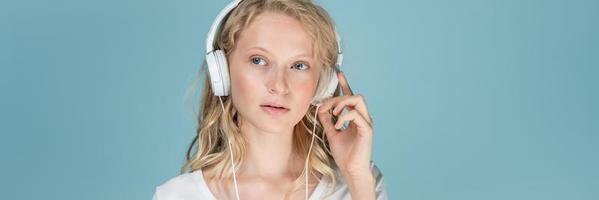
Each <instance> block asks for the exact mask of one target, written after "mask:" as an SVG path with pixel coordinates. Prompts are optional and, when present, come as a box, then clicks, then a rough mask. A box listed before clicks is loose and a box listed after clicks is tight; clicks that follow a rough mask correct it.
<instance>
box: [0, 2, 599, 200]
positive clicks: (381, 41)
mask: <svg viewBox="0 0 599 200" xmlns="http://www.w3.org/2000/svg"><path fill="white" fill-rule="evenodd" d="M319 2H321V5H322V6H323V7H325V8H326V9H327V10H328V11H329V12H330V14H331V15H332V16H333V18H334V19H335V20H336V23H337V26H338V28H339V32H340V34H341V36H342V37H343V40H344V46H345V58H346V59H345V63H344V64H345V65H344V66H343V68H344V70H345V72H346V74H347V76H348V79H349V83H350V84H351V86H352V88H353V89H354V90H355V92H357V93H361V94H363V95H364V96H365V97H366V101H367V103H368V105H369V109H370V112H371V114H372V116H373V118H374V121H375V131H374V132H375V133H374V134H375V137H374V138H375V141H374V147H373V158H374V160H375V162H376V163H377V165H378V166H379V167H380V169H381V170H382V172H383V174H384V177H385V182H386V184H387V188H388V190H389V195H390V197H391V198H390V199H430V200H433V199H452V200H453V199H472V200H475V199H599V172H598V170H597V169H598V168H599V159H598V155H597V153H598V152H599V147H598V145H599V136H598V134H599V125H598V124H599V116H598V113H599V110H598V106H597V102H599V99H598V96H599V95H598V91H599V89H598V87H597V86H598V85H599V81H598V80H597V79H598V78H599V70H598V68H599V22H598V21H599V2H598V1H590V0H569V1H566V0H562V1H557V0H545V1H541V0H538V1H534V0H518V1H516V0H503V1H474V0H455V1H434V0H414V1H408V0H399V1H391V0H387V1H375V0H372V1H368V2H367V1H325V0H321V1H319ZM225 4H226V1H217V0H210V1H204V0H200V1H197V0H196V1H188V0H182V1H153V0H144V1H141V0H137V1H134V0H129V1H115V0H104V1H81V0H80V1H74V0H56V1H39V0H23V1H16V0H13V1H10V2H7V1H3V2H2V4H1V5H0V29H1V30H0V44H1V45H0V66H1V67H0V95H1V98H0V109H1V110H0V123H1V125H0V133H1V135H0V137H1V138H0V158H1V166H0V168H1V170H0V177H1V178H0V179H1V181H0V191H1V192H0V194H1V195H2V197H1V198H2V199H90V200H91V199H150V198H151V196H152V194H153V192H154V187H155V186H157V185H159V184H161V183H163V182H164V181H166V180H167V179H169V178H171V177H174V176H176V175H177V174H178V170H179V167H180V166H181V165H182V164H183V156H184V153H185V150H186V147H187V144H188V143H189V142H190V141H191V139H192V137H193V134H194V127H195V120H194V118H193V112H194V109H193V106H190V105H189V102H186V98H185V94H186V90H187V89H188V86H189V85H190V84H191V83H192V80H193V79H194V76H195V74H196V73H197V71H198V69H199V66H200V64H201V62H202V60H203V51H204V40H205V36H206V33H207V31H208V28H209V26H210V24H211V22H212V20H213V18H214V16H216V14H217V12H218V11H219V10H220V9H221V8H222V7H223V6H224V5H225Z"/></svg>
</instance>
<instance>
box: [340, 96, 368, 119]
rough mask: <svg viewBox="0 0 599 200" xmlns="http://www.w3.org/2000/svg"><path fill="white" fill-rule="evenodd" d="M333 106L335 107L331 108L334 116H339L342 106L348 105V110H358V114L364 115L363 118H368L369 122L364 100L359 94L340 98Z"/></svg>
mask: <svg viewBox="0 0 599 200" xmlns="http://www.w3.org/2000/svg"><path fill="white" fill-rule="evenodd" d="M334 106H335V108H334V109H333V113H332V114H333V115H335V116H339V114H340V113H341V111H343V108H345V107H348V110H353V109H356V110H358V112H359V113H360V115H362V117H364V118H365V119H368V123H371V121H370V115H369V114H368V108H367V105H366V101H365V100H364V96H362V95H360V94H357V95H354V96H350V97H348V98H345V99H342V100H340V101H339V102H337V103H336V104H335V105H334Z"/></svg>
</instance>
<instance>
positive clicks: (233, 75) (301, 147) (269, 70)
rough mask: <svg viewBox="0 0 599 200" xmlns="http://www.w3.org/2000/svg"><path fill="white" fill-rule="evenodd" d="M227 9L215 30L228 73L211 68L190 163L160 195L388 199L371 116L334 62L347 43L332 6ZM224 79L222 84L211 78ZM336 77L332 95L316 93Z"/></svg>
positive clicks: (252, 3)
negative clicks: (329, 9)
mask: <svg viewBox="0 0 599 200" xmlns="http://www.w3.org/2000/svg"><path fill="white" fill-rule="evenodd" d="M225 9H227V8H225ZM229 9H230V11H228V12H229V13H226V14H227V15H226V17H223V19H222V22H220V24H219V23H216V24H217V25H218V31H217V32H215V36H214V37H215V39H214V42H213V43H211V42H210V41H211V39H210V38H209V39H208V42H209V44H208V45H209V46H208V49H211V48H215V49H218V50H222V52H223V53H224V57H226V58H224V59H226V63H225V65H224V66H226V67H227V68H226V69H225V71H228V73H227V74H228V77H227V76H222V77H219V78H215V77H214V75H215V74H218V73H214V72H215V71H211V72H210V74H207V79H206V85H205V88H204V90H203V95H202V99H201V108H200V113H201V117H200V118H199V120H198V123H199V124H198V128H197V136H196V137H195V138H194V140H193V141H192V143H191V145H190V147H189V149H188V153H187V163H186V164H185V165H184V166H183V167H182V169H181V175H178V176H176V177H174V178H171V179H170V180H168V181H166V182H165V183H163V184H162V185H160V186H158V187H156V191H155V194H154V199H155V200H175V199H177V200H191V199H308V198H309V199H360V200H368V199H387V193H386V189H385V185H384V183H383V177H382V173H381V172H380V171H379V169H378V168H377V167H376V165H374V162H372V161H371V150H372V140H373V130H372V120H371V118H370V116H369V114H368V109H367V106H366V103H365V101H364V98H363V96H361V95H353V93H352V91H351V89H350V87H349V85H348V83H347V80H346V79H345V77H344V75H343V73H341V72H339V71H338V69H337V67H336V66H335V63H336V62H337V61H339V60H340V59H341V57H340V56H342V54H340V53H341V52H340V49H341V46H340V45H339V43H338V40H337V39H338V38H337V35H336V32H335V27H334V24H333V21H332V20H331V18H330V16H329V15H328V13H327V12H326V11H324V9H322V8H321V7H320V6H318V5H315V4H314V3H313V2H311V1H310V0H243V1H239V0H237V2H234V3H232V4H229ZM217 20H218V17H217ZM221 24H222V25H221ZM213 27H214V25H213ZM211 59H212V58H211ZM207 62H208V65H211V63H210V62H214V60H210V59H208V61H207ZM224 62H225V61H222V62H221V64H223V63H224ZM205 64H206V63H205ZM213 65H214V64H213ZM209 67H210V66H209ZM209 70H214V69H212V68H209ZM222 73H223V72H221V74H220V75H222ZM224 73H226V72H224ZM328 75H333V76H335V77H331V76H328ZM220 79H222V80H220ZM227 79H230V86H228V85H227V84H224V85H220V86H222V87H223V88H224V90H223V88H220V86H219V85H215V84H214V82H215V81H219V80H220V81H228V80H227ZM337 80H338V83H339V86H337V82H336V81H337ZM227 83H229V82H227ZM331 85H332V86H333V87H332V89H333V90H334V94H332V95H333V96H332V97H328V98H325V99H322V101H318V99H316V97H321V95H318V94H321V93H322V91H325V90H327V89H326V88H327V87H328V88H331ZM229 88H230V90H229ZM329 90H330V89H329ZM339 90H341V91H339ZM223 91H228V92H224V93H225V94H222V93H223ZM340 92H343V95H341V96H340ZM215 94H216V95H215ZM344 123H349V126H344ZM194 147H195V148H194ZM302 186H305V187H302Z"/></svg>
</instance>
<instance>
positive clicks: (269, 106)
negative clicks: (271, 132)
mask: <svg viewBox="0 0 599 200" xmlns="http://www.w3.org/2000/svg"><path fill="white" fill-rule="evenodd" d="M260 107H262V110H264V111H266V112H267V113H268V114H270V115H273V116H278V115H281V114H284V113H286V112H287V111H289V108H287V107H285V106H283V105H281V104H277V103H266V104H262V105H260Z"/></svg>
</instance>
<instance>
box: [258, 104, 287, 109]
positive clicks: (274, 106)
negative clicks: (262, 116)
mask: <svg viewBox="0 0 599 200" xmlns="http://www.w3.org/2000/svg"><path fill="white" fill-rule="evenodd" d="M260 107H271V108H278V109H286V110H289V108H287V107H285V106H283V105H281V104H278V103H265V104H262V105H260Z"/></svg>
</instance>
